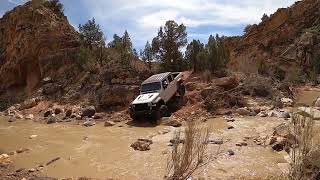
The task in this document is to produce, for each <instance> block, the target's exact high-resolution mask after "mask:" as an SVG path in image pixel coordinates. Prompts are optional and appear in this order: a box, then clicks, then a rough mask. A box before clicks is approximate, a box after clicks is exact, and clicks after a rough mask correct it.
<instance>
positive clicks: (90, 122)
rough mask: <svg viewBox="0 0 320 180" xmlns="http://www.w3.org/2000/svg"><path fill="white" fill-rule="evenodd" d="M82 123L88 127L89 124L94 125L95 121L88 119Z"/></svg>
mask: <svg viewBox="0 0 320 180" xmlns="http://www.w3.org/2000/svg"><path fill="white" fill-rule="evenodd" d="M82 125H83V126H85V127H90V126H94V125H96V123H95V122H94V121H90V120H88V121H86V122H84V123H83V124H82Z"/></svg>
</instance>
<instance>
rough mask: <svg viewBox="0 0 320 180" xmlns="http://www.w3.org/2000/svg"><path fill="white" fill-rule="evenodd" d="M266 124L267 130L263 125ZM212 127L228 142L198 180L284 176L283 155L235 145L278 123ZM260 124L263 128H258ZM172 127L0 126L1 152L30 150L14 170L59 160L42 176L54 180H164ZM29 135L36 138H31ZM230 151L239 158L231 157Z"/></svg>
mask: <svg viewBox="0 0 320 180" xmlns="http://www.w3.org/2000/svg"><path fill="white" fill-rule="evenodd" d="M261 122H263V125H261ZM208 123H209V124H210V126H211V127H212V128H213V130H212V134H211V136H212V137H215V138H217V137H218V138H223V139H224V141H225V143H224V144H223V145H222V146H221V147H220V148H219V146H217V145H209V152H211V153H212V154H216V153H218V152H219V154H218V155H217V156H218V159H216V160H214V161H213V162H212V163H210V164H208V165H207V166H205V167H204V168H203V169H201V170H199V172H198V173H199V176H200V177H202V176H205V177H206V178H209V179H214V177H220V178H221V177H224V178H230V179H232V178H233V177H238V176H250V177H255V176H257V177H259V176H262V177H263V176H265V175H268V174H270V173H274V172H278V173H280V172H281V171H280V170H279V168H278V166H277V165H278V163H284V162H285V160H284V158H283V157H284V155H285V154H281V153H275V152H273V151H272V150H271V149H269V148H264V147H261V146H256V145H254V144H250V143H249V145H248V146H247V147H237V146H235V144H236V143H237V142H240V141H242V139H243V138H244V137H254V136H259V135H261V134H263V133H265V134H268V133H269V132H268V130H270V129H272V126H275V125H276V124H278V123H280V122H279V121H278V120H274V119H270V120H265V119H264V120H262V119H260V120H258V119H255V118H246V119H238V120H237V122H234V123H233V124H232V125H233V126H234V127H235V129H232V130H228V129H227V127H228V125H227V123H226V122H225V120H223V119H222V118H217V119H210V120H209V121H208ZM259 124H260V125H259ZM167 128H168V127H162V126H158V127H136V126H129V125H126V124H124V125H123V127H109V128H106V127H103V124H97V125H96V126H94V127H90V128H85V127H82V126H80V125H75V124H55V125H46V124H40V123H35V122H31V121H16V122H13V123H8V122H7V121H5V120H4V119H2V120H1V121H0V147H1V151H2V152H11V151H14V150H17V149H19V148H21V147H23V148H28V149H30V151H28V152H25V153H21V154H17V155H14V156H12V159H13V161H14V163H15V165H16V168H17V169H19V168H26V169H30V168H33V167H36V166H37V165H39V164H46V163H47V162H49V161H50V160H52V159H54V158H56V157H60V158H61V159H60V160H58V161H56V162H54V163H52V164H51V165H49V166H46V167H45V168H44V169H43V170H42V174H44V175H46V176H50V177H57V178H66V177H83V176H86V177H94V178H106V177H113V178H116V179H162V178H163V176H164V175H165V173H166V162H167V158H168V156H169V155H170V146H168V143H169V140H170V139H171V138H172V137H173V132H174V130H175V129H174V128H171V129H170V131H171V132H170V133H168V134H165V135H162V134H158V133H157V132H158V131H161V130H163V129H167ZM152 134H153V135H155V134H158V135H156V136H154V137H153V138H152V140H153V144H152V145H151V150H150V151H146V152H140V151H134V150H133V149H132V148H130V144H131V143H133V142H134V141H135V140H136V139H137V138H140V137H146V136H148V135H152ZM31 135H37V137H36V138H33V139H30V138H29V137H30V136H31ZM229 149H232V150H233V151H234V152H235V156H229V155H227V153H226V152H227V150H229Z"/></svg>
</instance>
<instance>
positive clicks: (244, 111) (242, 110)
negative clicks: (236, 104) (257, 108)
mask: <svg viewBox="0 0 320 180" xmlns="http://www.w3.org/2000/svg"><path fill="white" fill-rule="evenodd" d="M236 112H237V113H238V114H240V115H242V116H248V115H250V113H251V112H250V110H249V109H248V108H245V107H244V108H239V109H237V111H236Z"/></svg>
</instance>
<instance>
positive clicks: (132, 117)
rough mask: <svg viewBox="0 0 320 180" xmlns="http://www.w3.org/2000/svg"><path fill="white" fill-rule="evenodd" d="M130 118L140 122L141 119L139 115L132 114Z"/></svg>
mask: <svg viewBox="0 0 320 180" xmlns="http://www.w3.org/2000/svg"><path fill="white" fill-rule="evenodd" d="M130 117H131V119H132V120H133V121H138V120H139V119H140V117H139V116H138V115H134V114H130Z"/></svg>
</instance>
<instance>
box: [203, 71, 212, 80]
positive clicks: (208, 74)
mask: <svg viewBox="0 0 320 180" xmlns="http://www.w3.org/2000/svg"><path fill="white" fill-rule="evenodd" d="M201 79H202V80H203V81H204V82H207V83H208V82H211V79H212V73H211V72H210V71H209V70H205V71H204V72H203V73H202V74H201Z"/></svg>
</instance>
